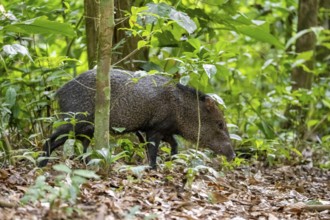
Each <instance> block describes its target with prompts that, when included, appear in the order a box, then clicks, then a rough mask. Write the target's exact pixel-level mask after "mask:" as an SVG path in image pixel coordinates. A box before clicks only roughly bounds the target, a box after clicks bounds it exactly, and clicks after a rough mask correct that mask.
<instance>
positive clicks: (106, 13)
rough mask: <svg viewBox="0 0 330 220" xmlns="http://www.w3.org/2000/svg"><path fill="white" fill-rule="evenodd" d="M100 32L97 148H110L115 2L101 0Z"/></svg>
mask: <svg viewBox="0 0 330 220" xmlns="http://www.w3.org/2000/svg"><path fill="white" fill-rule="evenodd" d="M99 10H100V16H99V21H100V22H99V32H98V62H97V74H96V100H95V135H94V137H95V145H96V148H98V149H101V148H103V147H106V148H109V122H110V93H111V87H110V74H109V70H110V65H111V55H112V38H113V31H114V26H115V22H114V2H113V0H100V5H99Z"/></svg>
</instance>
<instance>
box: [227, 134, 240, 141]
mask: <svg viewBox="0 0 330 220" xmlns="http://www.w3.org/2000/svg"><path fill="white" fill-rule="evenodd" d="M230 139H234V140H237V141H242V138H241V137H240V136H238V135H237V134H230Z"/></svg>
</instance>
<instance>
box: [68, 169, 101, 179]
mask: <svg viewBox="0 0 330 220" xmlns="http://www.w3.org/2000/svg"><path fill="white" fill-rule="evenodd" d="M73 173H74V174H75V175H78V176H82V177H85V178H94V179H99V178H100V177H99V176H98V175H97V174H95V172H94V171H90V170H75V171H73Z"/></svg>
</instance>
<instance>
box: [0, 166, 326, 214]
mask: <svg viewBox="0 0 330 220" xmlns="http://www.w3.org/2000/svg"><path fill="white" fill-rule="evenodd" d="M40 171H41V170H40V169H39V168H34V167H32V166H31V167H29V166H27V165H25V164H24V163H23V164H21V165H20V166H18V165H16V166H15V167H9V168H2V169H1V168H0V219H2V220H7V219H80V220H82V219H89V220H92V219H96V220H103V219H188V220H190V219H191V220H194V219H199V220H202V219H235V220H240V219H260V220H261V219H269V220H276V219H330V210H329V205H330V179H329V178H330V171H326V170H321V169H317V168H311V167H308V166H304V165H297V166H280V167H273V168H269V167H264V166H262V165H258V164H255V165H252V166H242V167H240V168H236V169H234V170H232V171H228V172H226V173H223V174H222V175H221V176H218V177H214V176H213V175H210V174H209V173H208V172H205V173H199V174H198V175H196V176H195V179H194V180H193V181H192V182H190V184H189V181H188V179H187V175H186V174H185V171H184V170H180V169H178V170H172V171H168V170H167V171H165V170H164V169H160V170H158V171H145V172H143V173H142V174H140V176H138V177H137V176H134V175H133V174H129V173H127V172H126V173H125V172H124V173H123V172H113V173H112V174H111V176H110V177H108V178H104V179H102V180H88V181H87V182H86V183H85V184H83V185H82V186H81V194H80V195H79V196H78V201H77V203H76V205H75V207H76V209H74V210H75V211H74V212H73V214H71V217H69V218H67V213H65V211H63V210H66V209H65V208H67V207H70V206H71V205H70V204H67V203H65V202H60V201H59V204H58V206H57V207H58V208H55V209H54V208H53V209H50V208H49V203H42V202H36V203H35V204H33V205H32V203H29V204H28V205H22V204H20V199H21V198H22V196H23V195H24V193H25V192H26V191H27V190H28V188H29V187H30V185H32V184H34V181H35V179H36V177H37V176H38V175H40ZM42 172H43V173H44V174H45V175H47V176H48V177H47V182H48V183H50V185H51V184H52V182H54V178H55V176H56V175H57V174H58V173H56V171H52V169H51V168H50V167H49V166H48V167H47V168H44V170H43V171H42ZM55 205H56V204H55Z"/></svg>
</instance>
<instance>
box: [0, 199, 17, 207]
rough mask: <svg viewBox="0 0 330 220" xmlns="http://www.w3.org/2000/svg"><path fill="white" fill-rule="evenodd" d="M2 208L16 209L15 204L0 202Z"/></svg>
mask: <svg viewBox="0 0 330 220" xmlns="http://www.w3.org/2000/svg"><path fill="white" fill-rule="evenodd" d="M0 207H5V208H14V207H16V205H15V204H12V203H9V202H6V201H3V200H0Z"/></svg>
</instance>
